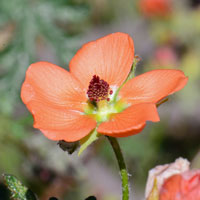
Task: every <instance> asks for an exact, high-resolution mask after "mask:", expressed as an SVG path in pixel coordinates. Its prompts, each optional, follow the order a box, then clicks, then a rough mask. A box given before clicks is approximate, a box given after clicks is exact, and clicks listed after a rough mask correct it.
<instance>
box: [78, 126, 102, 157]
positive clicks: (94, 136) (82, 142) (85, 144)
mask: <svg viewBox="0 0 200 200" xmlns="http://www.w3.org/2000/svg"><path fill="white" fill-rule="evenodd" d="M98 137H99V133H98V132H97V129H96V128H95V129H94V130H93V131H92V132H91V133H90V134H89V135H87V136H86V137H84V138H83V139H81V140H80V145H81V146H80V149H79V152H78V156H80V155H81V154H82V153H83V151H84V150H85V149H86V148H87V147H88V146H89V145H90V144H92V142H94V141H95V140H97V139H98Z"/></svg>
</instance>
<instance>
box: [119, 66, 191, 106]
mask: <svg viewBox="0 0 200 200" xmlns="http://www.w3.org/2000/svg"><path fill="white" fill-rule="evenodd" d="M187 81H188V78H187V77H186V76H185V75H184V73H183V72H182V71H180V70H173V69H171V70H170V69H169V70H165V69H163V70H152V71H150V72H147V73H144V74H142V75H139V76H137V77H135V78H133V79H131V80H129V81H128V82H127V83H126V84H125V85H124V86H123V87H122V89H121V90H120V92H119V96H121V97H122V98H123V99H124V100H126V101H127V102H128V103H131V104H138V103H157V102H158V101H159V100H161V99H163V98H164V97H166V96H168V95H170V94H173V93H174V92H176V91H179V90H181V89H182V88H183V87H184V86H185V85H186V83H187Z"/></svg>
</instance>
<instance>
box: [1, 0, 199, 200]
mask: <svg viewBox="0 0 200 200" xmlns="http://www.w3.org/2000/svg"><path fill="white" fill-rule="evenodd" d="M160 2H161V3H156V1H155V0H148V1H145V0H135V1H134V0H126V1H122V0H109V1H107V0H56V1H55V0H12V1H7V0H1V1H0V174H2V173H8V174H13V175H15V176H17V177H18V178H19V179H20V180H21V181H22V182H23V183H24V184H25V185H27V186H28V187H29V188H31V189H32V190H33V191H34V192H35V193H36V194H37V195H38V197H39V198H40V199H41V200H46V199H48V197H51V196H55V197H57V198H59V199H66V200H83V199H85V198H86V197H88V196H90V195H95V196H96V197H97V199H98V200H119V199H120V198H121V183H120V176H119V172H118V166H117V163H116V160H115V157H114V154H113V152H112V149H111V147H110V146H109V143H108V141H107V140H106V139H105V138H103V137H102V138H101V139H100V140H98V141H97V142H95V144H93V145H91V146H90V147H89V148H88V149H87V151H85V152H84V153H83V154H82V156H81V157H78V156H77V153H74V154H73V155H68V153H67V152H64V151H62V150H61V149H60V148H59V146H58V145H57V142H54V141H50V140H48V139H47V138H45V137H44V136H43V135H42V134H41V133H40V132H39V131H38V130H35V129H33V128H32V124H33V118H32V116H31V115H30V113H29V112H28V111H27V109H26V107H25V106H24V105H23V103H22V102H21V99H20V88H21V84H22V82H23V80H24V77H25V71H26V69H27V68H28V66H29V65H30V64H31V63H33V62H37V61H40V60H45V61H49V62H53V63H55V64H57V65H60V66H62V67H64V68H68V63H69V61H70V59H71V58H72V57H73V55H74V54H75V53H76V51H77V50H78V49H79V48H80V47H81V46H82V45H83V44H84V43H86V42H88V41H91V40H95V39H97V38H99V37H102V36H105V35H107V34H109V33H113V32H126V33H128V34H130V35H131V37H132V38H133V39H134V43H135V51H136V54H137V55H139V56H140V57H141V58H142V60H141V61H140V63H139V64H138V66H137V70H136V74H141V73H143V72H146V71H149V70H152V69H162V68H171V69H181V70H183V71H184V72H185V74H186V75H187V76H188V77H189V82H188V84H187V86H186V87H185V88H184V89H183V90H181V91H180V92H178V93H176V94H175V95H173V96H170V99H169V101H168V102H166V103H165V104H163V105H162V106H160V107H159V114H160V118H161V121H160V122H159V123H154V124H153V123H148V125H147V126H146V128H145V129H144V130H143V131H142V133H140V134H138V135H135V136H132V137H129V138H121V139H119V142H120V144H121V148H122V150H123V152H124V155H125V159H126V163H127V166H128V171H129V173H130V182H131V193H132V194H134V196H135V198H134V199H136V200H137V199H138V200H142V199H144V188H145V182H146V179H147V175H148V170H150V169H151V168H153V167H154V166H156V165H159V164H164V163H169V162H173V161H174V160H175V159H176V158H177V157H180V156H181V157H184V158H187V159H188V160H189V161H191V165H192V167H193V168H200V131H199V130H200V106H199V102H200V1H199V0H182V1H175V0H162V1H160ZM0 199H2V200H4V199H5V200H7V199H9V192H8V191H7V190H6V188H5V186H4V185H3V182H2V179H1V178H0ZM131 199H133V196H132V197H131Z"/></svg>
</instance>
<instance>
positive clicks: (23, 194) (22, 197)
mask: <svg viewBox="0 0 200 200" xmlns="http://www.w3.org/2000/svg"><path fill="white" fill-rule="evenodd" d="M3 180H4V182H5V184H6V186H7V187H8V189H9V190H10V191H11V194H12V196H11V198H12V199H14V200H37V197H36V196H35V194H34V193H33V192H32V191H31V190H30V189H28V188H27V187H26V186H24V185H23V184H22V183H21V182H20V181H19V180H18V179H17V178H16V177H15V176H13V175H8V174H4V175H3Z"/></svg>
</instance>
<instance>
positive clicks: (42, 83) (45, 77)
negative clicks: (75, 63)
mask: <svg viewBox="0 0 200 200" xmlns="http://www.w3.org/2000/svg"><path fill="white" fill-rule="evenodd" d="M21 98H22V101H23V102H24V103H25V104H28V103H29V102H30V101H40V102H43V103H45V104H48V105H50V104H51V106H54V107H64V108H73V109H77V110H81V111H82V110H83V104H84V103H85V102H86V101H87V97H86V94H85V93H84V91H83V88H82V87H81V85H80V83H79V82H78V81H77V80H76V79H75V78H74V77H73V76H72V75H71V74H70V73H69V72H68V71H67V70H64V69H63V68H61V67H59V66H57V65H54V64H51V63H48V62H37V63H34V64H32V65H30V67H29V68H28V70H27V72H26V79H25V81H24V83H23V86H22V90H21Z"/></svg>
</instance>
